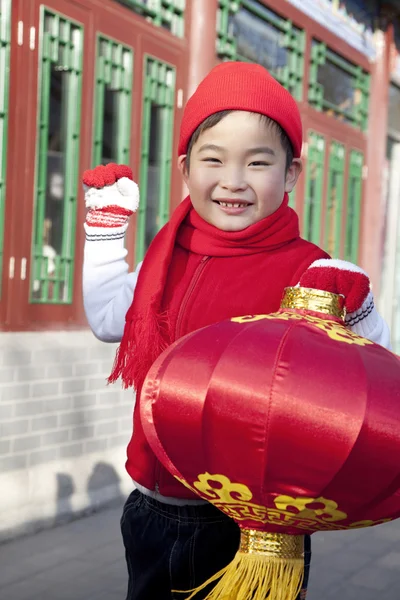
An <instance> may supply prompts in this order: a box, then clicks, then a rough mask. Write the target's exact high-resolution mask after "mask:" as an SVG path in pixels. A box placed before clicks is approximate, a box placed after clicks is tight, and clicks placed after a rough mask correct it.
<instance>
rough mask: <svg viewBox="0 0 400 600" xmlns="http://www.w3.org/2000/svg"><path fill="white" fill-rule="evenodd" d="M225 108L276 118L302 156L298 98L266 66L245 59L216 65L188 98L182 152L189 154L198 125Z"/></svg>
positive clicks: (183, 125) (182, 132) (181, 138)
mask: <svg viewBox="0 0 400 600" xmlns="http://www.w3.org/2000/svg"><path fill="white" fill-rule="evenodd" d="M222 110H245V111H249V112H254V113H259V114H261V115H265V116H267V117H269V118H270V119H273V120H274V121H276V122H277V123H279V125H280V126H281V127H282V129H283V130H284V131H285V133H286V134H287V136H288V138H289V139H290V141H291V144H292V147H293V154H294V157H295V158H299V157H300V154H301V146H302V137H303V134H302V126H301V118H300V112H299V109H298V107H297V104H296V101H295V99H294V98H293V96H292V95H291V94H290V93H289V92H288V91H287V90H286V89H285V88H284V87H283V86H282V85H281V84H280V83H279V82H278V81H276V79H274V78H273V77H272V75H270V73H268V71H267V70H266V69H265V68H264V67H262V66H261V65H257V64H250V63H242V62H224V63H221V64H219V65H217V66H216V67H214V69H212V71H210V73H209V74H208V75H207V76H206V77H205V78H204V79H203V81H202V82H201V83H200V84H199V86H198V88H197V90H196V91H195V92H194V94H193V95H192V96H191V97H190V98H189V100H188V102H187V104H186V107H185V110H184V112H183V117H182V124H181V131H180V137H179V147H178V154H179V155H182V154H186V152H187V148H188V145H189V141H190V138H191V137H192V135H193V133H194V132H195V131H196V129H197V127H198V126H199V125H200V124H201V123H202V122H203V121H204V120H205V119H207V117H209V116H211V115H213V114H215V113H217V112H220V111H222Z"/></svg>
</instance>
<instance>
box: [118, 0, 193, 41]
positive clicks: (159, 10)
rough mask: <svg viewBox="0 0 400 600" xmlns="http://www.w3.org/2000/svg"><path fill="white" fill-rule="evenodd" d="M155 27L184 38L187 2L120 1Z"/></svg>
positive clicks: (157, 0)
mask: <svg viewBox="0 0 400 600" xmlns="http://www.w3.org/2000/svg"><path fill="white" fill-rule="evenodd" d="M118 2H120V3H121V4H125V6H127V7H128V8H131V9H132V10H133V11H134V12H135V13H137V14H138V15H141V16H142V17H144V18H145V19H147V20H148V21H150V22H151V23H153V25H156V26H157V27H163V28H164V29H168V31H170V32H171V33H172V34H173V35H176V36H177V37H180V38H182V37H183V36H184V34H185V7H186V0H151V1H150V2H149V0H118Z"/></svg>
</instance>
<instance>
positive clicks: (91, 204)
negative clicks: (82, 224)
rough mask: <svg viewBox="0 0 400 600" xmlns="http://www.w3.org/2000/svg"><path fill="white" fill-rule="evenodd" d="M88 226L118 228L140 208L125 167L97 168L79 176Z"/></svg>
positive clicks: (109, 166) (135, 188)
mask: <svg viewBox="0 0 400 600" xmlns="http://www.w3.org/2000/svg"><path fill="white" fill-rule="evenodd" d="M82 181H83V189H84V192H85V204H86V207H87V208H88V209H89V210H88V213H87V215H86V225H87V226H89V227H100V228H101V227H121V226H123V225H125V224H126V223H127V221H128V218H129V217H130V216H131V214H132V213H134V212H136V210H137V209H138V206H139V188H138V186H137V184H136V183H135V182H134V181H133V176H132V170H131V169H130V168H129V167H128V166H126V165H116V164H114V163H110V164H108V165H105V166H104V165H100V166H98V167H96V168H95V169H90V170H88V171H85V172H84V174H83V177H82Z"/></svg>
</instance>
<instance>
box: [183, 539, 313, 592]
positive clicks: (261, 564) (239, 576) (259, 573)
mask: <svg viewBox="0 0 400 600" xmlns="http://www.w3.org/2000/svg"><path fill="white" fill-rule="evenodd" d="M303 577H304V536H302V535H286V534H281V533H267V532H263V531H257V530H255V529H244V530H242V531H241V539H240V548H239V551H238V552H237V554H236V556H235V558H234V559H233V561H232V562H231V563H230V564H229V565H228V566H227V567H225V568H224V569H222V570H221V571H219V572H218V573H216V574H215V575H213V577H210V579H208V580H207V581H206V582H204V583H203V584H202V585H201V586H199V587H198V588H196V589H195V590H190V592H189V593H190V595H189V596H188V597H187V600H191V599H192V598H194V599H195V598H196V595H197V593H198V592H200V591H201V590H204V588H206V587H207V586H209V585H210V584H212V583H215V587H214V588H213V589H212V590H211V592H210V593H209V594H208V595H207V596H206V600H265V598H268V599H270V600H296V598H297V596H298V594H299V593H300V590H301V584H302V582H303ZM187 593H188V592H187Z"/></svg>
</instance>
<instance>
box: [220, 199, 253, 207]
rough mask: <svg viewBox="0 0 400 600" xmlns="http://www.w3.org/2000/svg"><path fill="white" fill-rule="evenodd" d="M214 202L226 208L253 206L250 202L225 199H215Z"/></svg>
mask: <svg viewBox="0 0 400 600" xmlns="http://www.w3.org/2000/svg"><path fill="white" fill-rule="evenodd" d="M213 202H215V203H216V204H219V205H220V206H223V207H224V208H247V207H248V206H251V203H250V202H227V201H225V200H213Z"/></svg>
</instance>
